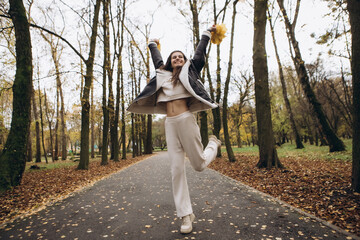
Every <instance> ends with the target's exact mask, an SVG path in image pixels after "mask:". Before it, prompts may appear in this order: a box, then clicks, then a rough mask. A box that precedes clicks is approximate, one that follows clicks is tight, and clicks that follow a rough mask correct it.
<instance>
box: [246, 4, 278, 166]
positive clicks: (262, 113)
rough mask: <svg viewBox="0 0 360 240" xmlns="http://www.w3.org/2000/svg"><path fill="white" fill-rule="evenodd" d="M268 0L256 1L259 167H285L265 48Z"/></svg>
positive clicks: (255, 53)
mask: <svg viewBox="0 0 360 240" xmlns="http://www.w3.org/2000/svg"><path fill="white" fill-rule="evenodd" d="M266 9H267V0H258V1H255V8H254V29H255V30H254V44H253V71H254V76H255V102H256V118H257V131H258V142H259V152H260V159H259V162H258V163H257V167H259V168H262V167H267V168H271V167H283V166H282V164H281V163H280V160H279V158H278V156H277V151H276V148H275V140H274V133H273V129H272V122H271V109H270V93H269V83H268V66H267V59H266V56H267V55H266V50H265V29H266Z"/></svg>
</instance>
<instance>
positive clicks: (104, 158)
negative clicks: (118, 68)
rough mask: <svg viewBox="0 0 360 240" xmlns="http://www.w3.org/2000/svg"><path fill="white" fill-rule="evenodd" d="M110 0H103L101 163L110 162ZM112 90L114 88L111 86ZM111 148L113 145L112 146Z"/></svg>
mask: <svg viewBox="0 0 360 240" xmlns="http://www.w3.org/2000/svg"><path fill="white" fill-rule="evenodd" d="M108 3H109V2H108V1H107V0H103V31H104V52H103V54H104V63H103V83H102V86H103V96H102V109H103V117H104V122H103V138H102V139H103V140H102V142H103V144H102V145H103V148H102V154H101V165H107V164H108V136H109V125H110V124H109V120H110V119H109V117H110V111H111V110H110V107H111V106H110V105H111V103H110V98H111V97H112V98H113V96H112V95H113V94H112V93H110V78H109V99H108V101H109V103H108V104H107V102H106V95H107V94H106V76H107V74H108V73H109V71H108V70H109V67H110V66H109V64H110V63H109V59H110V57H109V54H110V49H109V47H110V38H109V13H108V10H109V4H108ZM111 90H112V88H111ZM110 149H111V146H110Z"/></svg>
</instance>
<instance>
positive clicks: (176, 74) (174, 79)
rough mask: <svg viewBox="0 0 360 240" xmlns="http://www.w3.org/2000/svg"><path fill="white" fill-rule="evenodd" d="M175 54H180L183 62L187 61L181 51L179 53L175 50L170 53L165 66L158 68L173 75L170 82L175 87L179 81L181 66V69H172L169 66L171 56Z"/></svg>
mask: <svg viewBox="0 0 360 240" xmlns="http://www.w3.org/2000/svg"><path fill="white" fill-rule="evenodd" d="M176 52H179V53H181V54H182V55H183V57H184V61H185V62H186V61H187V58H186V56H185V54H184V53H183V52H182V51H180V50H175V51H172V52H171V53H170V55H169V57H168V58H167V60H166V63H165V65H162V66H161V67H160V69H163V70H166V71H170V72H172V73H173V74H172V78H171V81H172V82H173V84H174V86H175V85H176V84H177V83H178V81H179V80H180V79H179V75H180V72H181V69H182V66H181V67H176V68H173V67H172V66H171V56H172V55H173V53H176Z"/></svg>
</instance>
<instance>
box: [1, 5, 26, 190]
mask: <svg viewBox="0 0 360 240" xmlns="http://www.w3.org/2000/svg"><path fill="white" fill-rule="evenodd" d="M9 3H10V10H9V14H10V16H11V19H12V21H13V24H14V29H15V46H16V48H15V49H16V73H15V80H14V84H13V88H12V90H13V111H12V121H11V127H10V132H9V135H8V138H7V140H6V143H5V146H4V149H3V151H2V152H1V155H0V165H1V168H0V191H5V190H6V189H9V188H10V187H12V186H16V185H19V184H20V181H21V178H22V175H23V172H24V170H25V159H26V150H27V147H26V145H27V142H28V137H29V128H30V121H31V119H30V117H31V114H30V111H31V94H32V89H33V88H32V53H31V38H30V31H29V23H28V20H27V16H26V10H25V8H24V5H23V1H22V0H10V1H9Z"/></svg>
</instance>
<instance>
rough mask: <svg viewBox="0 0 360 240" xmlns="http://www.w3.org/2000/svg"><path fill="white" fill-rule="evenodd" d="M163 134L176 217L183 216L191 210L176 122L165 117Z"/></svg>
mask: <svg viewBox="0 0 360 240" xmlns="http://www.w3.org/2000/svg"><path fill="white" fill-rule="evenodd" d="M173 120H175V119H173ZM165 134H166V142H167V148H168V154H169V158H170V159H171V176H172V189H173V197H174V202H175V207H176V212H177V216H178V217H184V216H186V215H189V214H191V213H192V212H193V210H192V206H191V201H190V195H189V188H188V184H187V180H186V172H185V157H184V150H183V147H182V145H181V143H180V141H179V138H178V124H177V123H176V122H175V121H172V120H171V121H169V120H168V119H166V121H165Z"/></svg>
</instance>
